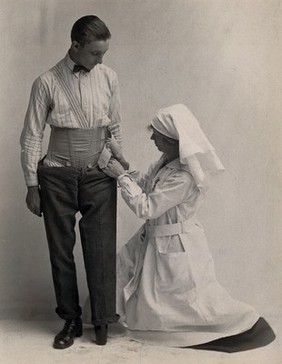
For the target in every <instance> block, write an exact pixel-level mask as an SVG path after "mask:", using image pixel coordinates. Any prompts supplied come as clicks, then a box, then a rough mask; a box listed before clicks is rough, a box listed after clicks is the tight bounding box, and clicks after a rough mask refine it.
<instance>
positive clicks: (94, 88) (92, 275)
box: [21, 15, 121, 349]
mask: <svg viewBox="0 0 282 364" xmlns="http://www.w3.org/2000/svg"><path fill="white" fill-rule="evenodd" d="M110 38H111V33H110V31H109V29H108V28H107V26H106V25H105V23H104V22H103V21H102V20H100V19H99V18H98V17H97V16H94V15H89V16H84V17H82V18H80V19H78V20H77V21H76V22H75V24H74V25H73V28H72V30H71V46H70V49H69V51H68V53H67V55H66V56H65V58H64V59H63V60H61V61H60V62H59V63H58V64H57V65H56V66H54V67H53V68H52V69H50V70H49V71H47V72H46V73H44V74H43V75H41V76H40V77H38V78H37V79H36V80H35V82H34V84H33V87H32V91H31V96H30V102H29V106H28V110H27V113H26V117H25V122H24V128H23V131H22V134H21V148H22V151H21V160H22V167H23V171H24V176H25V181H26V185H27V189H28V192H27V197H26V203H27V207H28V208H29V210H30V211H31V212H33V213H34V214H35V215H37V216H41V213H43V217H44V223H45V229H46V235H47V239H48V246H49V253H50V260H51V266H52V275H53V281H54V288H55V294H56V301H57V308H56V312H57V314H58V315H59V317H61V318H62V319H63V320H65V325H64V328H63V330H62V331H60V332H59V333H58V334H57V335H56V336H55V339H54V344H53V346H54V348H57V349H65V348H67V347H69V346H71V345H72V344H73V341H74V338H75V337H79V336H81V335H82V320H81V313H82V312H81V307H80V305H79V295H78V287H77V276H76V268H75V262H74V257H73V249H74V245H75V223H76V218H75V215H76V213H77V212H80V214H81V219H80V221H79V229H80V237H81V243H82V250H83V257H84V263H85V269H86V277H87V284H88V289H89V295H90V302H91V315H92V322H93V324H94V328H95V333H96V343H97V344H98V345H105V344H106V342H107V327H108V323H110V322H114V321H115V320H116V306H115V296H116V182H115V180H114V179H112V178H110V177H108V176H107V175H105V174H104V172H102V170H101V169H100V168H99V161H100V160H101V154H102V155H103V153H101V152H102V151H103V150H104V151H105V141H106V139H107V137H108V135H109V133H110V134H111V135H112V136H113V137H114V139H115V141H116V142H117V144H118V145H119V147H121V131H120V121H121V116H120V95H119V86H118V80H117V76H116V73H115V72H114V71H113V70H111V69H110V68H108V67H106V66H105V65H103V64H102V60H103V56H104V54H105V53H106V52H107V50H108V48H109V42H110ZM46 124H49V125H50V127H51V134H50V140H49V146H48V151H47V155H46V156H45V157H44V158H43V159H41V158H42V155H41V153H42V138H43V133H44V129H45V127H46ZM99 158H100V160H99Z"/></svg>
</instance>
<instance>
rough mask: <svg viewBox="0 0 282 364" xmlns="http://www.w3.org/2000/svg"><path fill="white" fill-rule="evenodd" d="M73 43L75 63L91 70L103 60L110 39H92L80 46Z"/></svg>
mask: <svg viewBox="0 0 282 364" xmlns="http://www.w3.org/2000/svg"><path fill="white" fill-rule="evenodd" d="M74 43H75V44H74V45H73V47H74V50H75V54H76V60H75V61H76V63H77V64H79V65H82V66H84V67H86V68H87V69H89V70H91V69H92V68H94V67H95V66H96V65H97V64H100V63H102V62H103V57H104V54H105V53H106V52H107V50H108V49H109V45H110V40H109V39H107V40H93V41H91V42H90V43H86V44H85V45H84V47H82V46H81V45H80V44H79V43H77V42H74Z"/></svg>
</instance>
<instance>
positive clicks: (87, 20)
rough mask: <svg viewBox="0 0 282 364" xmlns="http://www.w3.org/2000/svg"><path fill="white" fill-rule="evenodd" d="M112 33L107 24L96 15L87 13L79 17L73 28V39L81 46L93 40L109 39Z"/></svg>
mask: <svg viewBox="0 0 282 364" xmlns="http://www.w3.org/2000/svg"><path fill="white" fill-rule="evenodd" d="M110 38H111V33H110V31H109V29H108V27H107V26H106V24H105V23H104V22H103V21H102V20H101V19H100V18H98V17H97V16H96V15H86V16H83V17H82V18H80V19H78V20H77V21H76V22H75V23H74V25H73V27H72V30H71V41H72V42H73V41H77V42H78V43H79V44H80V45H81V46H84V45H85V44H86V43H90V42H91V41H93V40H107V39H110Z"/></svg>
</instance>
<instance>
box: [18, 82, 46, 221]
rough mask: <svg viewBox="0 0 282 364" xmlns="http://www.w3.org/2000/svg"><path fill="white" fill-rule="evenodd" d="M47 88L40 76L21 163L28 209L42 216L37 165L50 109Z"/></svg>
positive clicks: (27, 121)
mask: <svg viewBox="0 0 282 364" xmlns="http://www.w3.org/2000/svg"><path fill="white" fill-rule="evenodd" d="M48 105H49V103H48V97H47V93H46V90H45V88H44V86H43V84H42V82H41V80H40V79H39V78H38V79H37V80H36V81H35V82H34V84H33V86H32V90H31V95H30V101H29V105H28V109H27V112H26V116H25V121H24V127H23V131H22V133H21V138H20V144H21V163H22V168H23V171H24V177H25V182H26V185H27V188H28V192H27V196H26V204H27V207H28V209H29V210H30V211H31V212H33V213H34V214H36V215H37V216H41V201H40V190H39V185H38V177H37V165H38V162H39V160H40V158H41V153H42V138H43V134H44V129H45V126H46V119H47V115H48V109H49V106H48Z"/></svg>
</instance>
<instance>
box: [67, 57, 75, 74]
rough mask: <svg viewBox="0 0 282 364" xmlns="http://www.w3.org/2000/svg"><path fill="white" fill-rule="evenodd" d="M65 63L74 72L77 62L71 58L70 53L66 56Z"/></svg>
mask: <svg viewBox="0 0 282 364" xmlns="http://www.w3.org/2000/svg"><path fill="white" fill-rule="evenodd" d="M65 63H66V65H67V67H68V68H69V69H70V71H71V72H72V71H73V67H74V65H75V62H74V61H73V60H72V59H71V58H70V55H69V53H67V54H66V56H65Z"/></svg>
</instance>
